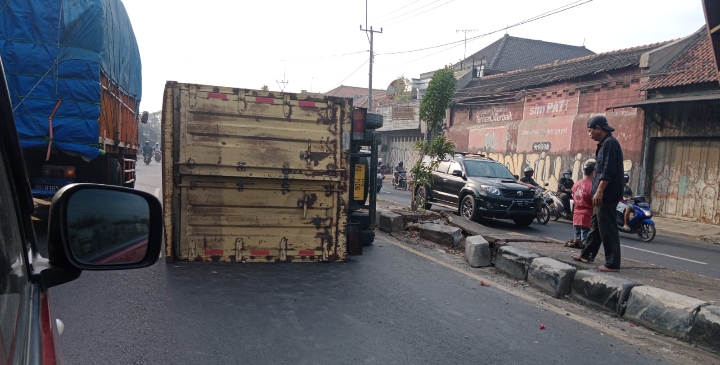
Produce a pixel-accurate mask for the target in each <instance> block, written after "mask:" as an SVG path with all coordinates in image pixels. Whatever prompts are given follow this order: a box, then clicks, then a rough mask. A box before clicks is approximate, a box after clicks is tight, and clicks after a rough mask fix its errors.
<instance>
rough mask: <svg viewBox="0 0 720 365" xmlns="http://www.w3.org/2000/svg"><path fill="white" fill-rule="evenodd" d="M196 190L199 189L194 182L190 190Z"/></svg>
mask: <svg viewBox="0 0 720 365" xmlns="http://www.w3.org/2000/svg"><path fill="white" fill-rule="evenodd" d="M195 189H197V183H196V182H194V181H193V182H191V183H190V190H195Z"/></svg>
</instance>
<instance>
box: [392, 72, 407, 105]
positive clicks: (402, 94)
mask: <svg viewBox="0 0 720 365" xmlns="http://www.w3.org/2000/svg"><path fill="white" fill-rule="evenodd" d="M391 85H392V87H393V88H394V89H395V92H394V94H393V99H394V100H395V102H396V103H403V102H406V101H409V100H410V99H412V92H411V90H412V81H410V79H408V78H407V77H405V75H400V77H398V78H397V79H395V81H393V82H392V84H391Z"/></svg>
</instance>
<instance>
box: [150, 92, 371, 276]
mask: <svg viewBox="0 0 720 365" xmlns="http://www.w3.org/2000/svg"><path fill="white" fill-rule="evenodd" d="M162 113H163V115H162V150H163V158H162V164H163V179H162V180H163V195H164V197H163V199H164V201H163V203H164V219H165V238H166V253H167V261H168V262H174V261H199V262H201V261H226V262H314V261H327V262H337V261H344V260H346V256H347V255H350V254H361V253H362V245H363V244H370V243H372V241H373V240H374V231H372V228H373V227H372V226H371V219H370V216H369V215H368V211H367V210H365V209H368V208H371V211H372V210H374V204H375V192H376V189H375V188H374V185H372V182H371V181H370V180H371V179H370V177H371V176H373V175H374V174H376V169H377V167H376V164H371V163H370V158H368V157H367V155H366V154H362V153H360V149H361V146H369V145H372V144H373V143H372V142H373V133H372V129H375V128H379V127H381V126H382V116H381V115H378V114H373V113H367V112H366V110H365V109H356V108H353V100H352V99H348V98H338V97H330V96H325V95H320V94H293V93H281V92H268V91H260V90H249V89H238V88H230V87H218V86H208V85H196V84H183V83H177V82H168V83H167V84H166V87H165V95H164V101H163V111H162ZM373 148H377V143H375V146H374V147H373ZM370 186H373V189H368V188H369V187H370Z"/></svg>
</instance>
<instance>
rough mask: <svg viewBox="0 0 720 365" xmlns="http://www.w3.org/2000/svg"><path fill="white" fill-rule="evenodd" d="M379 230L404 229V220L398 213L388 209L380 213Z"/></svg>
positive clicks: (389, 231)
mask: <svg viewBox="0 0 720 365" xmlns="http://www.w3.org/2000/svg"><path fill="white" fill-rule="evenodd" d="M379 228H380V230H381V231H383V232H387V233H393V232H403V231H405V222H404V221H403V217H402V216H401V215H400V214H396V213H393V212H389V211H383V212H382V213H380V227H379Z"/></svg>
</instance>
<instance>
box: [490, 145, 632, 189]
mask: <svg viewBox="0 0 720 365" xmlns="http://www.w3.org/2000/svg"><path fill="white" fill-rule="evenodd" d="M487 156H488V157H490V158H492V159H493V160H495V161H498V162H500V163H502V164H503V165H505V167H507V168H508V170H510V172H512V173H513V175H518V176H522V175H523V170H524V169H525V168H526V167H532V168H533V170H535V175H534V178H535V181H537V183H538V184H540V185H544V184H546V183H547V184H548V189H551V190H557V186H558V181H559V180H560V173H561V172H562V171H563V170H564V169H567V168H569V169H572V171H573V172H572V174H573V175H572V176H573V180H575V181H578V180H580V179H582V178H583V166H585V164H586V163H588V162H591V161H595V159H594V156H583V154H582V153H577V154H575V155H574V156H572V155H569V154H567V155H551V154H549V153H546V152H540V153H508V154H502V153H493V152H488V153H487ZM623 168H624V170H625V172H628V173H632V169H633V162H632V160H625V161H623Z"/></svg>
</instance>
